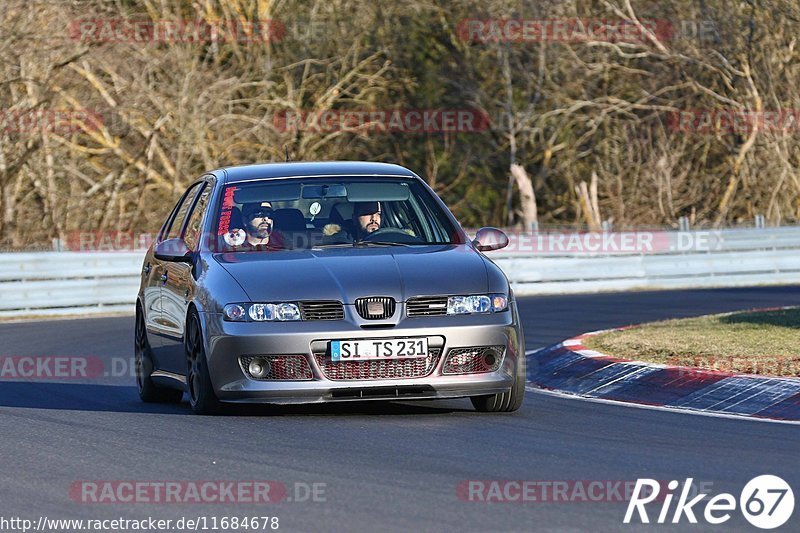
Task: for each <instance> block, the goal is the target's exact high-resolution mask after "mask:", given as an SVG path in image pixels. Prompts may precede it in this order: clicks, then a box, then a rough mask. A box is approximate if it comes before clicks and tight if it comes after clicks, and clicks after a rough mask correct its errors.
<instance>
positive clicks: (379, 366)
mask: <svg viewBox="0 0 800 533" xmlns="http://www.w3.org/2000/svg"><path fill="white" fill-rule="evenodd" d="M441 353H442V350H441V349H440V348H429V349H428V356H427V357H425V358H421V357H417V358H414V359H390V360H374V361H339V362H333V361H331V357H330V355H323V354H315V355H314V357H316V359H317V364H318V365H319V367H320V368H321V369H322V372H323V374H325V377H326V378H328V379H331V380H349V379H354V380H368V379H403V378H421V377H424V376H427V375H428V374H430V373H431V372H433V369H434V368H436V364H437V363H438V362H439V355H440V354H441Z"/></svg>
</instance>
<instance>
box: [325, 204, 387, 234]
mask: <svg viewBox="0 0 800 533" xmlns="http://www.w3.org/2000/svg"><path fill="white" fill-rule="evenodd" d="M380 227H381V203H380V202H358V203H356V204H354V205H353V216H352V218H351V225H350V228H348V229H345V228H342V226H340V225H339V224H326V225H325V227H324V228H323V230H322V232H323V234H324V235H325V236H326V237H334V238H337V239H338V240H343V241H349V240H361V239H363V238H364V236H365V235H368V234H370V233H374V232H376V231H378V230H379V229H380ZM351 232H352V233H353V235H350V233H351Z"/></svg>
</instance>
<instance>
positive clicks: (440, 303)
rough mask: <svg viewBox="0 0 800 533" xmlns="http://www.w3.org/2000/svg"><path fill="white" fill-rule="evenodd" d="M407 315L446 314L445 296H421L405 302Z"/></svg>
mask: <svg viewBox="0 0 800 533" xmlns="http://www.w3.org/2000/svg"><path fill="white" fill-rule="evenodd" d="M406 314H407V315H408V316H444V315H446V314H447V296H423V297H420V298H410V299H409V300H408V301H407V302H406Z"/></svg>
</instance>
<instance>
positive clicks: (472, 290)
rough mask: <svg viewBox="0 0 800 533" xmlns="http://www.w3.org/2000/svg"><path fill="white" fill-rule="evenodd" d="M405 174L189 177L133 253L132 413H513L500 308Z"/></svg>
mask: <svg viewBox="0 0 800 533" xmlns="http://www.w3.org/2000/svg"><path fill="white" fill-rule="evenodd" d="M507 243H508V239H507V237H506V236H505V234H503V233H502V232H501V231H500V230H497V229H494V228H484V229H482V230H480V231H479V232H478V234H477V235H476V238H475V240H470V239H469V238H468V236H467V235H466V233H465V232H464V231H463V230H462V229H461V227H460V226H459V224H458V222H457V221H456V219H455V218H454V217H453V215H452V214H451V213H450V211H449V210H448V209H447V207H446V206H445V205H444V203H443V202H442V201H441V200H440V199H439V197H438V196H436V194H435V193H434V192H433V191H432V190H431V189H430V188H429V187H428V186H427V184H426V183H425V182H424V181H423V180H422V179H420V177H419V176H417V175H416V174H414V173H413V172H411V171H410V170H408V169H406V168H403V167H400V166H397V165H391V164H383V163H367V162H320V163H279V164H278V163H276V164H262V165H248V166H240V167H230V168H223V169H218V170H215V171H212V172H209V173H207V174H205V175H203V176H202V177H200V178H199V179H198V180H197V181H195V182H194V183H193V184H192V185H191V186H190V187H189V188H188V189H187V190H186V192H185V193H184V194H183V196H182V197H181V199H180V201H179V202H178V203H177V205H176V206H175V208H174V209H173V210H172V212H171V213H170V215H169V217H168V218H167V220H166V222H165V223H164V225H163V227H162V228H161V231H160V232H159V235H158V237H157V239H156V241H155V242H154V243H153V246H151V248H150V250H148V252H147V255H146V257H145V259H144V263H143V268H142V279H141V286H140V289H139V294H138V298H137V302H136V333H135V360H136V381H137V386H138V389H139V395H140V396H141V398H142V400H144V401H146V402H179V401H180V400H181V398H182V395H183V392H184V391H185V392H187V393H188V396H189V401H190V404H191V407H192V409H193V410H194V412H196V413H200V414H212V413H216V412H219V411H220V408H221V406H222V404H223V403H275V404H289V403H313V402H331V401H354V400H356V401H357V400H412V399H439V398H461V397H469V398H470V399H471V400H472V403H473V405H474V406H475V408H476V409H477V410H479V411H515V410H517V409H518V408H519V407H520V405H521V404H522V400H523V397H524V393H525V353H524V346H525V342H524V339H523V333H522V328H521V327H520V321H519V317H518V313H517V306H516V302H515V301H514V295H513V293H512V291H511V289H510V287H509V284H508V280H507V279H506V277H505V275H504V274H503V272H502V271H501V270H500V268H499V267H497V266H496V265H495V264H494V263H493V262H492V261H490V260H489V259H487V258H486V257H485V256H484V254H483V253H482V252H483V251H487V250H494V249H498V248H502V247H503V246H506V245H507Z"/></svg>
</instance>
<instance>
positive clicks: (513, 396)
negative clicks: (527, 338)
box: [470, 354, 526, 413]
mask: <svg viewBox="0 0 800 533" xmlns="http://www.w3.org/2000/svg"><path fill="white" fill-rule="evenodd" d="M525 379H526V376H525V354H522V357H521V358H520V359H519V363H517V373H516V376H515V378H514V384H513V385H512V386H511V389H510V390H508V391H507V392H501V393H499V394H489V395H486V396H472V397H470V400H471V401H472V406H473V407H475V410H476V411H479V412H481V413H510V412H512V411H516V410H517V409H519V408H520V407H521V406H522V400H523V399H525Z"/></svg>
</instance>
